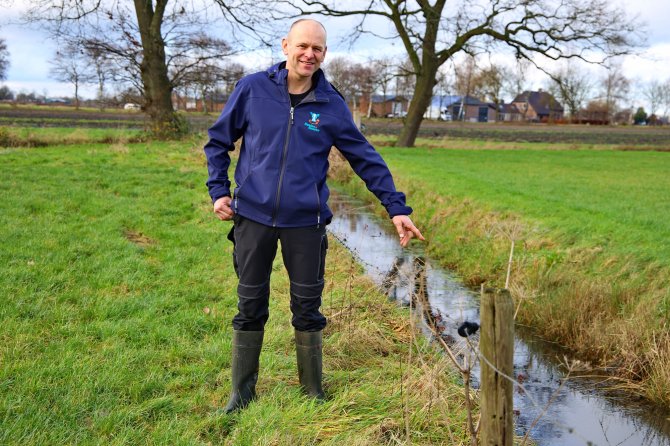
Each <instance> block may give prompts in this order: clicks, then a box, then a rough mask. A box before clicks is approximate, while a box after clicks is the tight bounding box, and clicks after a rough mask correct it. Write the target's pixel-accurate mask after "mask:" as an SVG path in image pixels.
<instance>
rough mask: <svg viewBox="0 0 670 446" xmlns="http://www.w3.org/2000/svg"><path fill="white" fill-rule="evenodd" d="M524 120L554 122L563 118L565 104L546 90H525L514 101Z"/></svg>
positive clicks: (513, 103)
mask: <svg viewBox="0 0 670 446" xmlns="http://www.w3.org/2000/svg"><path fill="white" fill-rule="evenodd" d="M512 105H514V106H515V107H516V108H517V110H518V111H519V112H520V113H521V116H522V118H521V119H522V120H524V121H533V122H553V121H558V120H561V119H563V112H564V109H563V106H562V105H561V104H560V103H559V102H558V101H557V100H556V98H554V97H553V96H552V95H551V94H549V93H547V92H546V91H542V90H539V91H524V92H523V93H521V94H520V95H518V96H517V97H516V98H514V100H513V101H512Z"/></svg>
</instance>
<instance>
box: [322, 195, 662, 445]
mask: <svg viewBox="0 0 670 446" xmlns="http://www.w3.org/2000/svg"><path fill="white" fill-rule="evenodd" d="M329 204H330V206H331V208H332V209H333V212H334V214H335V217H334V218H333V222H332V223H331V224H330V226H329V227H328V229H329V232H330V233H331V234H332V235H333V236H334V237H336V238H338V239H339V240H341V241H342V242H343V243H344V244H345V245H346V246H347V247H348V248H349V249H350V250H351V251H352V253H353V254H354V255H355V256H356V257H357V259H358V260H359V262H361V263H362V264H363V265H364V267H365V268H366V271H367V273H368V274H369V275H370V276H371V277H372V278H373V280H374V281H375V282H376V283H377V284H379V286H380V287H381V289H382V290H383V291H384V292H385V293H386V294H387V295H388V296H389V298H390V299H393V300H395V301H397V302H398V303H399V304H400V305H404V306H409V305H412V306H413V307H416V308H417V310H419V311H417V314H423V315H424V322H425V324H424V325H423V330H424V333H425V334H426V335H427V336H432V332H433V331H432V330H431V328H430V327H435V328H436V329H437V331H438V332H439V333H440V336H442V338H443V339H444V340H445V341H447V343H448V344H450V345H451V346H453V348H454V350H455V351H456V352H457V353H458V352H461V354H462V352H464V351H465V350H466V348H467V346H466V345H465V344H464V342H463V338H461V337H460V336H458V335H457V334H456V330H457V328H458V326H459V325H460V324H462V323H463V322H464V321H477V322H478V321H479V304H478V299H477V296H475V295H474V293H472V292H471V291H470V290H468V289H466V288H464V287H463V286H462V285H461V284H460V283H459V281H458V280H457V278H456V277H454V276H453V275H451V274H450V273H449V272H448V271H445V270H442V269H440V268H437V267H433V266H432V263H431V261H430V259H428V258H426V257H425V256H424V254H423V252H422V250H421V245H420V244H413V245H412V246H411V247H410V248H408V249H406V250H402V249H401V248H400V245H399V244H398V241H397V234H396V233H395V230H394V228H393V227H392V225H391V224H390V221H384V220H383V219H381V218H378V217H376V216H373V215H371V213H370V207H368V206H366V205H365V204H363V203H362V202H360V201H358V200H354V199H351V198H349V197H346V196H343V195H340V194H336V193H333V195H332V196H331V200H330V203H329ZM424 309H425V310H424ZM475 342H476V339H475ZM563 354H564V352H560V351H557V350H556V349H552V348H551V346H550V345H548V344H547V343H546V342H541V341H540V340H538V339H536V338H533V337H532V336H529V335H526V334H524V333H523V332H522V333H517V339H516V340H515V351H514V376H515V378H516V380H517V381H518V383H519V384H520V386H517V387H516V388H515V394H514V408H515V413H516V414H517V419H516V423H517V434H518V435H525V433H526V431H527V430H528V429H529V428H530V426H531V425H533V422H534V421H535V420H536V418H538V416H540V414H542V412H543V411H544V410H545V407H546V413H544V415H543V416H542V417H541V418H540V420H539V422H537V423H536V424H535V425H534V426H533V428H532V430H531V437H532V438H533V440H535V442H536V443H537V444H539V445H551V446H554V445H556V446H558V445H560V446H573V445H574V446H577V445H580V446H581V445H585V444H593V445H612V446H613V445H620V446H657V445H658V446H670V413H667V412H665V411H662V410H660V409H658V408H651V407H648V406H647V407H644V406H643V407H640V406H633V405H631V403H630V398H625V397H621V396H619V397H615V396H613V395H609V394H606V393H605V392H603V391H602V390H601V389H599V388H601V387H602V386H599V382H598V381H597V380H594V379H581V378H580V379H574V378H571V379H570V380H568V381H567V383H566V384H565V385H564V386H563V387H562V388H560V387H561V382H562V380H563V379H564V369H563V368H562V367H561V363H560V361H559V360H558V359H557V358H562V357H563ZM478 375H479V371H478V370H475V371H474V372H473V376H474V377H477V376H478ZM474 385H475V386H477V383H476V382H475V383H474ZM521 386H523V387H521ZM559 388H560V390H557V389H559ZM524 389H525V390H524ZM526 392H527V393H526Z"/></svg>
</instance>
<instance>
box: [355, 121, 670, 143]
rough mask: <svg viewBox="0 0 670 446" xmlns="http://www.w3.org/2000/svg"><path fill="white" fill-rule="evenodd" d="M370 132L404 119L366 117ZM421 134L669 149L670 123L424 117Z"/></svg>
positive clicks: (393, 127)
mask: <svg viewBox="0 0 670 446" xmlns="http://www.w3.org/2000/svg"><path fill="white" fill-rule="evenodd" d="M363 122H364V123H365V127H366V128H365V132H366V134H368V135H373V134H386V135H397V134H399V133H400V130H401V129H402V122H401V121H400V120H395V119H370V120H363ZM419 136H421V137H427V138H445V137H446V138H463V139H480V140H492V141H510V142H512V141H514V142H537V143H574V144H616V145H623V146H631V147H633V146H640V145H645V146H662V147H666V148H669V149H670V127H645V126H616V127H614V126H589V125H548V124H508V123H463V122H441V121H432V120H424V122H423V123H422V125H421V129H420V130H419Z"/></svg>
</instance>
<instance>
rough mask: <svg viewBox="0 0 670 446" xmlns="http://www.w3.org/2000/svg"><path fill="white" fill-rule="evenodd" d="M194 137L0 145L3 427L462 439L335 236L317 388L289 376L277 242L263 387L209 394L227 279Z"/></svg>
mask: <svg viewBox="0 0 670 446" xmlns="http://www.w3.org/2000/svg"><path fill="white" fill-rule="evenodd" d="M201 146H202V142H201V141H196V142H194V141H187V140H185V141H175V142H163V143H142V144H124V143H115V144H111V145H110V144H93V143H87V144H76V145H68V146H62V145H61V146H52V147H47V148H27V149H24V148H5V149H0V171H1V172H2V175H1V176H0V196H2V200H0V246H1V247H2V249H1V250H0V264H2V274H1V275H0V295H1V296H2V299H0V444H3V445H51V444H53V445H63V444H78V445H79V444H81V445H86V444H109V445H138V444H161V445H195V444H203V445H207V444H229V445H271V444H272V445H278V444H281V445H286V444H293V445H308V444H317V443H318V444H332V445H339V444H356V445H378V444H397V443H398V442H401V441H404V440H405V439H407V438H408V436H409V438H410V441H411V442H412V444H440V443H442V442H444V441H446V442H448V443H449V444H465V443H466V442H467V437H466V435H465V434H464V428H465V411H464V409H463V398H462V396H461V394H462V389H461V388H460V386H459V385H458V384H457V383H456V379H455V377H454V376H453V372H452V371H450V369H449V367H448V365H447V363H446V362H445V359H444V357H443V356H440V355H437V354H436V353H435V351H434V350H432V347H429V346H428V345H427V344H426V343H425V342H423V341H421V340H419V339H414V338H413V336H414V335H413V331H412V330H411V328H410V324H409V318H408V314H407V313H406V310H401V309H398V308H396V307H395V306H394V305H393V304H391V303H389V302H387V300H386V298H385V297H384V296H382V295H380V294H379V293H378V291H377V290H376V289H375V288H374V287H373V286H372V285H371V283H370V282H369V281H368V280H367V279H365V278H364V277H362V276H361V271H360V269H359V268H358V267H357V266H356V265H355V263H354V262H353V261H352V260H351V258H350V257H349V255H348V253H347V252H346V251H345V250H344V249H343V248H342V247H340V246H338V245H337V244H336V243H334V242H333V243H331V250H332V252H331V254H330V256H329V263H328V267H327V284H326V291H325V295H324V307H323V308H324V310H323V311H324V313H325V314H326V316H327V317H328V318H329V325H328V327H327V328H326V332H325V338H324V339H325V341H324V374H325V382H324V385H325V388H326V392H327V393H328V394H329V396H330V398H329V400H328V401H327V402H325V403H324V404H316V403H315V402H314V401H312V400H310V399H308V398H306V397H304V396H302V395H301V392H300V391H299V388H298V378H297V370H296V366H295V355H294V346H293V341H292V335H293V334H292V329H291V327H290V313H289V310H288V302H289V296H288V278H287V277H286V274H285V272H284V270H283V267H282V266H281V263H280V261H279V260H277V263H276V265H275V275H274V276H273V283H272V293H273V297H272V300H271V317H270V321H269V323H268V326H267V332H266V343H265V346H264V350H263V354H262V355H261V373H260V378H259V384H258V393H259V399H258V400H257V401H256V402H254V403H253V404H252V405H251V406H250V407H249V408H248V409H247V410H245V411H243V412H241V413H239V414H235V415H232V416H226V415H223V414H222V413H221V412H219V411H218V409H220V408H221V407H223V406H224V405H225V403H226V400H227V398H228V394H229V390H230V385H229V379H230V369H229V366H230V343H231V337H232V330H231V328H230V319H231V318H232V317H233V315H234V313H235V310H236V297H235V287H236V280H235V278H234V272H233V269H232V265H231V263H232V262H231V259H230V257H231V244H230V243H229V242H228V241H227V240H226V235H227V232H228V230H229V229H230V224H229V223H223V222H220V221H218V220H216V219H215V218H214V216H213V214H212V213H211V202H210V200H209V197H208V196H207V192H206V188H205V186H204V181H205V178H206V166H205V162H204V157H203V155H202V150H201ZM277 258H278V259H280V258H281V256H279V255H278V257H277ZM335 259H337V261H335ZM410 349H412V351H413V353H412V356H411V357H412V358H413V361H412V362H411V363H408V354H409V352H410Z"/></svg>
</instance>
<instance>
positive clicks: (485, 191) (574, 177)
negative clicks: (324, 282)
mask: <svg viewBox="0 0 670 446" xmlns="http://www.w3.org/2000/svg"><path fill="white" fill-rule="evenodd" d="M381 152H382V154H383V156H384V158H385V159H386V160H387V162H388V163H389V164H391V166H392V167H393V170H394V172H396V175H397V176H399V177H401V178H403V179H405V180H407V181H409V182H411V183H412V184H415V185H416V186H413V188H415V189H419V188H427V189H429V190H431V191H432V193H434V194H435V195H439V196H443V197H453V198H457V199H465V198H469V199H472V200H474V201H475V202H477V203H480V204H481V205H483V206H486V207H487V208H490V209H494V210H496V211H500V212H512V213H516V214H518V215H522V216H523V217H524V218H525V219H527V220H529V221H532V222H533V223H534V224H537V225H540V226H542V227H544V228H546V229H550V230H552V235H553V237H555V238H556V239H557V241H559V242H561V243H564V244H566V245H571V246H572V245H585V246H597V247H600V248H602V249H603V250H604V251H606V252H608V253H612V254H616V255H621V256H633V257H636V258H638V259H640V260H641V261H645V262H657V263H659V264H662V265H664V266H670V244H668V243H666V241H667V240H670V218H669V217H670V193H668V191H670V153H666V152H653V151H649V152H635V151H589V150H570V151H567V150H564V151H556V150H439V149H435V150H430V149H420V148H419V149H412V150H407V149H401V148H383V149H382V150H381ZM409 200H410V201H412V197H411V196H410V197H409ZM417 216H418V218H422V217H423V215H422V209H421V207H420V206H419V207H418V208H417Z"/></svg>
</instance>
